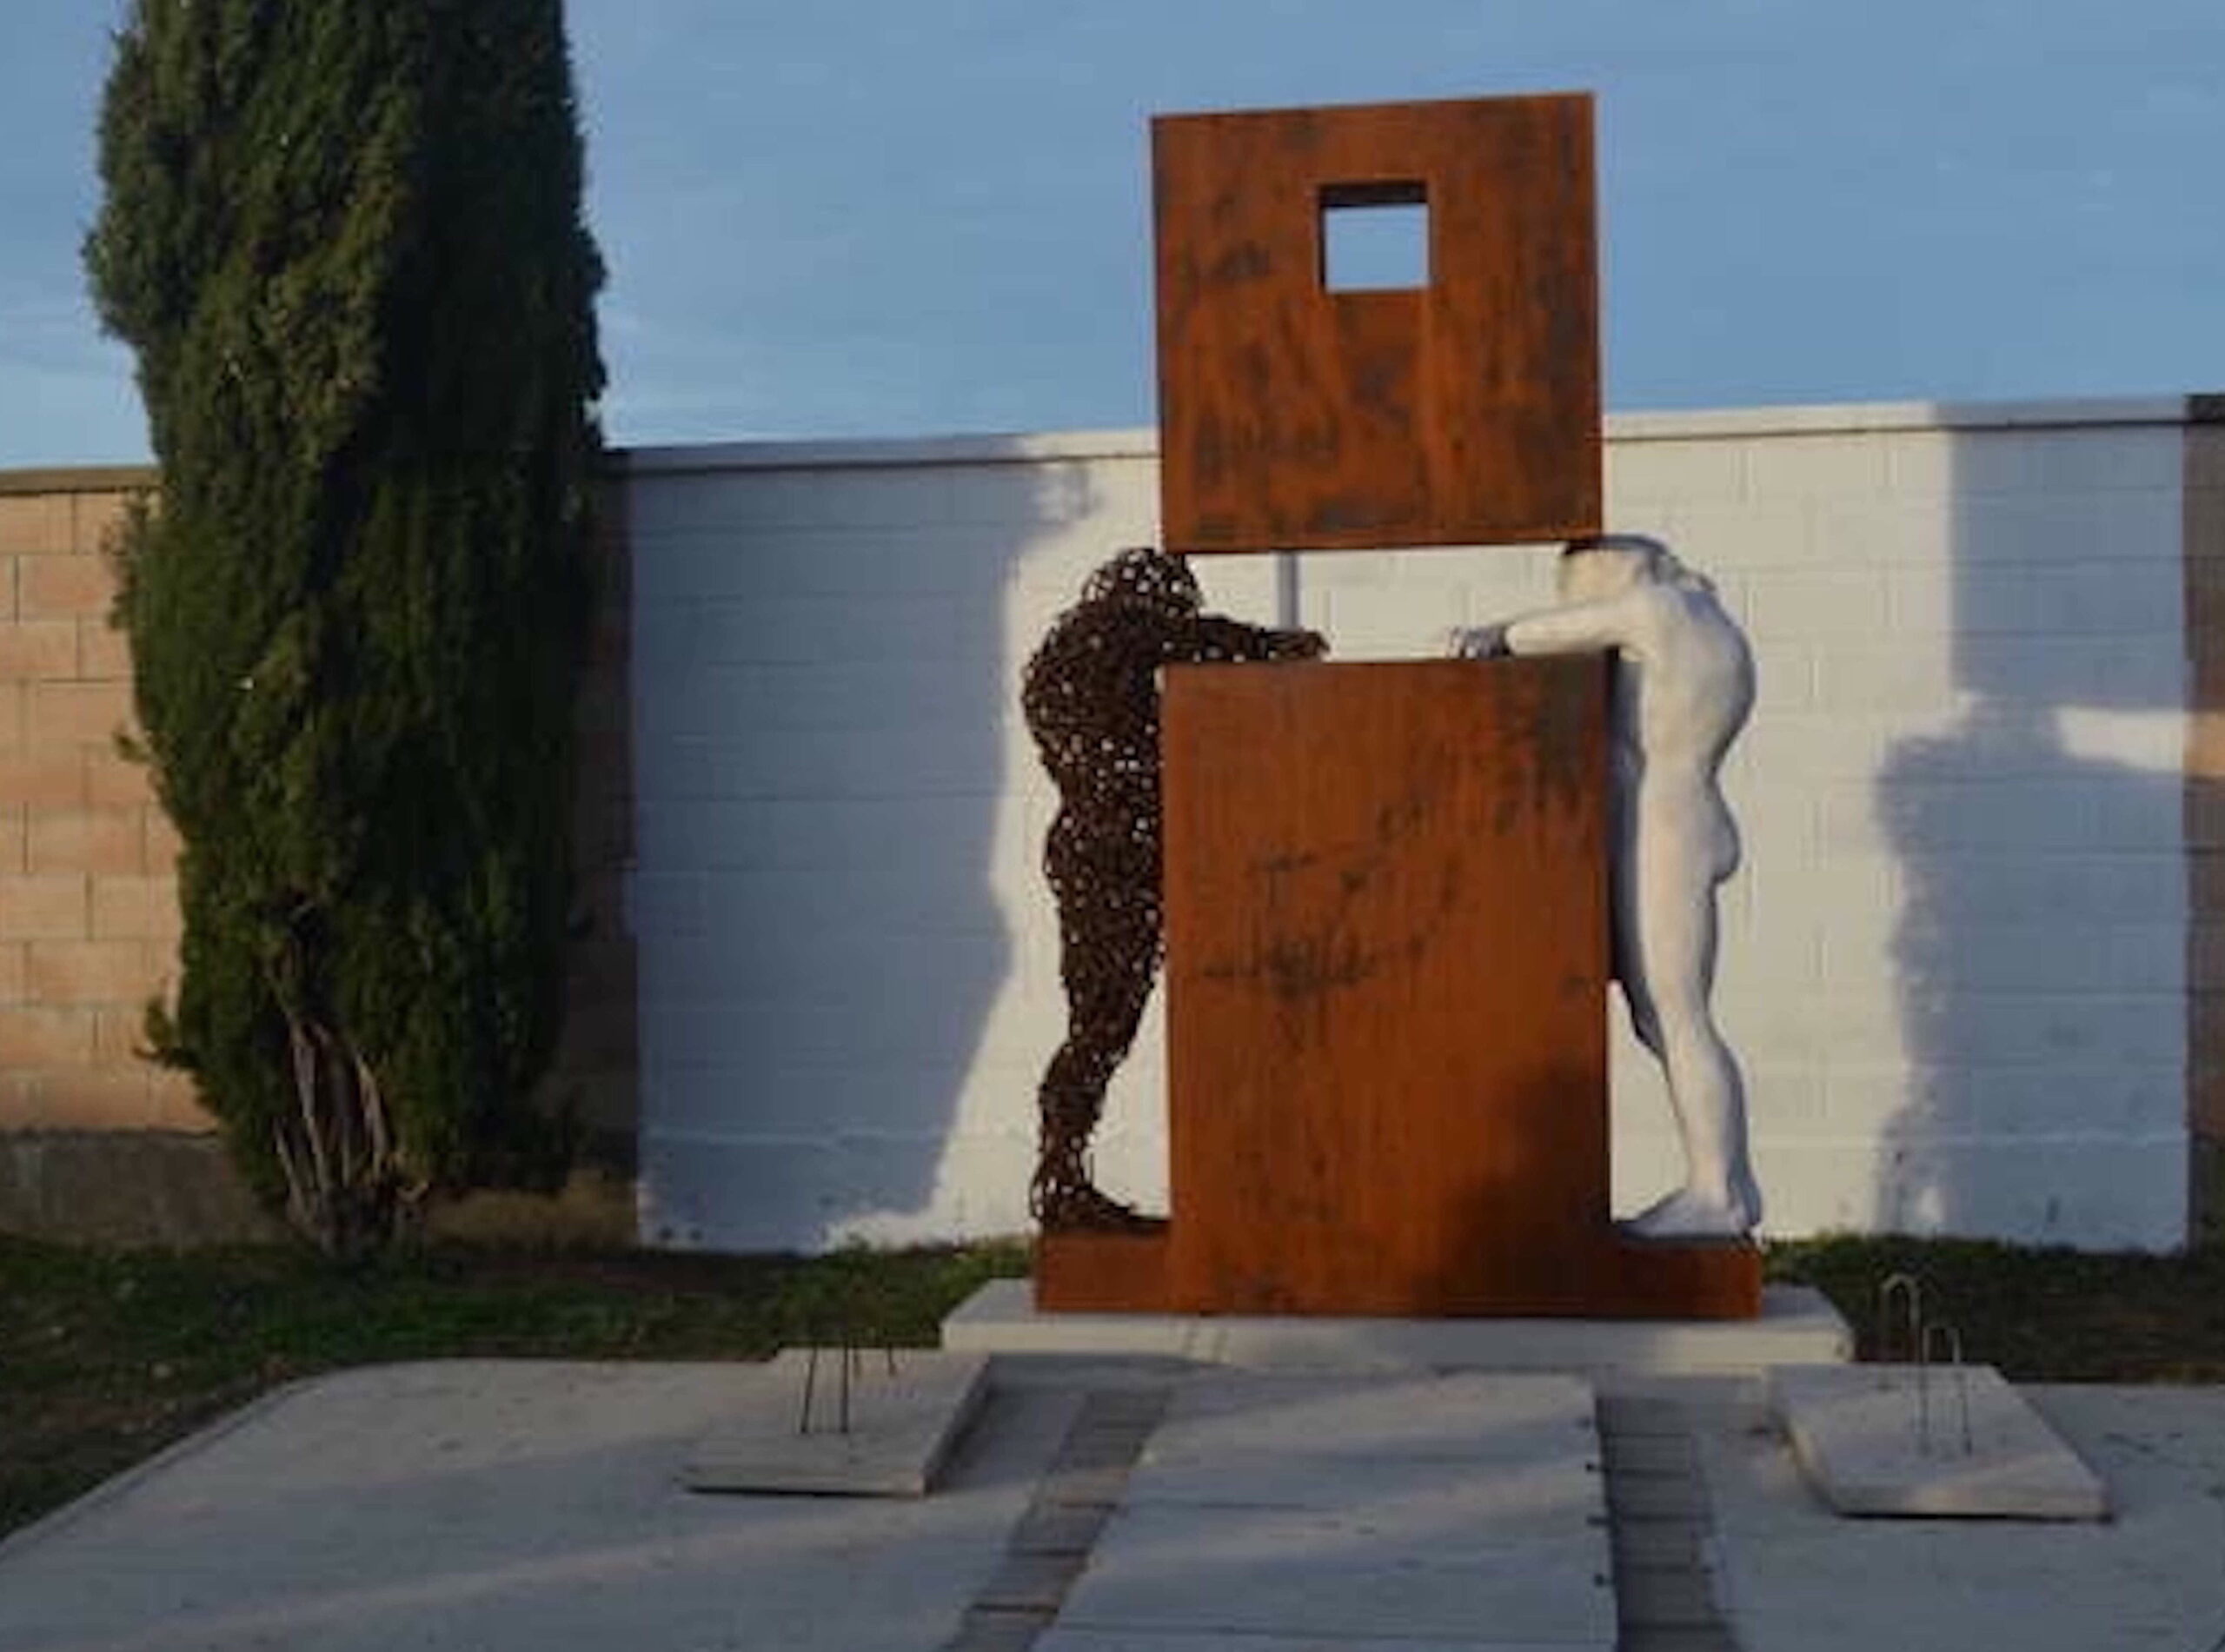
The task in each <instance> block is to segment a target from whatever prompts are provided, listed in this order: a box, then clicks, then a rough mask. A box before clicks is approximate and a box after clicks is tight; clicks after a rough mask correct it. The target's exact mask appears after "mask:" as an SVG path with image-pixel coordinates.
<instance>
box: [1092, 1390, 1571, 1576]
mask: <svg viewBox="0 0 2225 1652" xmlns="http://www.w3.org/2000/svg"><path fill="white" fill-rule="evenodd" d="M1479 1470H1487V1471H1488V1472H1487V1474H1485V1475H1484V1476H1482V1478H1483V1479H1484V1482H1485V1483H1488V1485H1489V1487H1490V1488H1491V1491H1490V1495H1489V1496H1487V1497H1486V1496H1481V1495H1480V1494H1479V1492H1478V1482H1479ZM1599 1498H1600V1482H1599V1443H1598V1433H1597V1426H1596V1424H1595V1422H1594V1418H1593V1406H1592V1401H1591V1387H1590V1385H1589V1384H1587V1383H1584V1382H1582V1381H1580V1380H1578V1379H1577V1378H1575V1377H1527V1376H1525V1377H1501V1376H1491V1377H1484V1376H1472V1375H1471V1376H1461V1377H1416V1376H1411V1375H1400V1376H1393V1377H1378V1378H1375V1379H1373V1380H1371V1381H1369V1382H1367V1383H1365V1384H1355V1383H1353V1382H1352V1380H1351V1379H1350V1378H1327V1379H1324V1378H1321V1377H1285V1376H1277V1375H1251V1376H1245V1377H1207V1378H1203V1379H1200V1380H1199V1381H1198V1382H1195V1383H1189V1384H1186V1385H1185V1386H1184V1387H1183V1388H1181V1389H1180V1390H1177V1392H1176V1395H1175V1397H1174V1399H1173V1401H1172V1404H1171V1405H1170V1406H1169V1408H1168V1412H1167V1416H1166V1420H1165V1421H1163V1422H1162V1423H1160V1424H1159V1430H1158V1431H1157V1432H1156V1433H1155V1434H1154V1435H1152V1437H1151V1440H1150V1442H1149V1443H1148V1444H1146V1447H1145V1448H1144V1450H1143V1452H1142V1455H1141V1456H1140V1457H1139V1460H1138V1462H1137V1464H1136V1467H1135V1470H1134V1472H1133V1474H1132V1476H1131V1478H1130V1481H1129V1487H1128V1498H1127V1500H1128V1502H1129V1503H1130V1504H1131V1505H1134V1504H1137V1503H1197V1504H1220V1503H1237V1504H1243V1505H1246V1506H1261V1507H1275V1508H1284V1509H1336V1508H1345V1507H1350V1506H1352V1505H1354V1504H1355V1503H1358V1504H1362V1505H1365V1506H1367V1507H1370V1508H1372V1509H1378V1510H1382V1509H1393V1508H1395V1509H1398V1510H1399V1511H1400V1516H1401V1517H1402V1518H1408V1519H1413V1520H1418V1521H1424V1522H1426V1521H1428V1520H1430V1519H1431V1518H1433V1517H1436V1516H1437V1515H1441V1516H1442V1517H1444V1518H1447V1519H1465V1520H1466V1521H1468V1522H1470V1523H1471V1525H1472V1526H1473V1529H1474V1530H1475V1533H1476V1535H1477V1536H1478V1539H1479V1541H1484V1542H1489V1541H1491V1536H1490V1533H1491V1530H1492V1529H1493V1528H1494V1527H1495V1526H1498V1525H1506V1524H1509V1523H1511V1528H1512V1529H1513V1531H1514V1534H1515V1535H1516V1536H1522V1535H1525V1534H1526V1533H1528V1532H1529V1531H1531V1529H1533V1528H1535V1527H1538V1525H1539V1524H1540V1523H1542V1527H1543V1529H1548V1530H1554V1531H1558V1530H1562V1529H1565V1528H1564V1526H1563V1525H1561V1524H1560V1523H1561V1522H1562V1521H1563V1520H1564V1518H1568V1517H1571V1516H1572V1517H1573V1518H1574V1519H1575V1520H1576V1521H1577V1522H1581V1521H1582V1520H1583V1519H1584V1516H1586V1515H1587V1514H1588V1513H1591V1512H1592V1511H1595V1510H1596V1509H1597V1507H1598V1503H1599ZM1432 1510H1435V1511H1436V1514H1434V1515H1433V1514H1432V1512H1431V1511H1432Z"/></svg>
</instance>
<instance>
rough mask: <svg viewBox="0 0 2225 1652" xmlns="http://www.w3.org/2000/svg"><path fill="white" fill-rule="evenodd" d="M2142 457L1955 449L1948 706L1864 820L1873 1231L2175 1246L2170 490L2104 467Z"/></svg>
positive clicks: (2096, 449)
mask: <svg viewBox="0 0 2225 1652" xmlns="http://www.w3.org/2000/svg"><path fill="white" fill-rule="evenodd" d="M2141 435H2145V436H2146V437H2148V438H2149V439H2150V440H2153V439H2155V433H2154V432H2152V431H2149V432H2142V433H2131V432H2127V431H2124V430H2121V429H2116V428H2104V429H2102V430H2100V431H2095V430H2092V429H2065V430H2060V431H2053V430H2050V431H2042V432H2036V433H2035V432H2018V431H2014V430H2009V431H2000V432H1989V431H1983V430H1969V431H1960V432H1957V433H1956V435H1955V436H1954V437H1953V439H1952V440H1953V449H1952V451H1953V461H1952V464H1951V467H1950V470H1949V493H1948V497H1947V501H1946V505H1945V508H1946V509H1947V511H1948V513H1949V531H1950V535H1951V537H1950V551H1951V583H1950V590H1951V606H1950V609H1949V613H1948V614H1947V617H1946V624H1947V636H1946V641H1945V647H1946V648H1947V651H1948V658H1949V664H1950V679H1951V680H1950V684H1949V687H1950V691H1951V700H1949V702H1948V704H1947V705H1943V706H1942V707H1941V711H1942V713H1943V717H1942V720H1943V723H1944V725H1945V726H1943V728H1942V729H1941V730H1940V731H1939V732H1937V733H1930V734H1925V735H1922V736H1915V737H1910V738H1905V739H1903V740H1899V741H1898V742H1897V743H1896V745H1895V746H1893V747H1892V748H1891V749H1890V752H1889V753H1887V755H1886V759H1885V760H1884V762H1883V765H1882V766H1881V767H1880V769H1879V770H1878V772H1877V776H1876V780H1875V783H1874V786H1873V795H1872V799H1871V801H1872V805H1873V807H1874V817H1875V820H1876V827H1877V830H1878V832H1879V833H1880V835H1881V836H1882V838H1883V841H1884V843H1885V844H1886V846H1888V847H1889V849H1890V855H1891V869H1892V873H1893V877H1894V879H1895V881H1896V886H1897V895H1898V911H1897V917H1896V923H1895V927H1894V931H1893V935H1892V940H1891V956H1892V961H1893V965H1894V966H1895V969H1896V978H1897V982H1898V995H1899V1004H1898V1010H1899V1019H1900V1030H1901V1035H1902V1046H1903V1055H1904V1058H1905V1061H1906V1069H1905V1071H1906V1088H1905V1091H1904V1092H1903V1096H1902V1097H1901V1099H1900V1102H1899V1105H1898V1106H1897V1109H1896V1111H1892V1112H1891V1113H1890V1116H1889V1117H1887V1118H1886V1119H1885V1121H1884V1124H1883V1130H1882V1131H1881V1134H1880V1138H1879V1144H1878V1149H1877V1151H1878V1158H1877V1161H1876V1174H1875V1187H1874V1206H1873V1210H1872V1211H1871V1213H1870V1222H1871V1224H1872V1225H1874V1226H1876V1227H1877V1228H1880V1229H1883V1230H1887V1231H1910V1232H1923V1233H1944V1234H1965V1235H1973V1236H1983V1237H2003V1238H2012V1239H2016V1240H2020V1241H2024V1242H2031V1243H2046V1242H2056V1243H2076V1244H2083V1245H2096V1244H2128V1245H2142V1246H2155V1245H2166V1246H2168V1245H2171V1244H2176V1243H2178V1242H2179V1239H2180V1237H2182V1232H2183V1215H2182V1211H2183V1204H2182V1188H2183V1165H2182V1161H2181V1160H2180V1158H2179V1157H2178V1155H2179V1154H2180V1153H2181V1152H2182V1145H2177V1144H2182V1142H2183V1134H2182V1132H2183V1127H2184V1115H2185V1101H2184V1095H2185V1090H2184V1084H2185V1079H2184V1071H2185V1070H2184V1047H2185V1046H2184V1025H2185V1022H2184V1018H2185V978H2184V967H2185V965H2184V956H2185V952H2184V949H2185V939H2184V926H2185V912H2186V906H2185V902H2186V895H2185V886H2184V878H2185V871H2184V866H2183V859H2182V810H2183V808H2184V807H2185V805H2186V799H2185V796H2184V786H2183V783H2182V768H2181V745H2180V742H2181V741H2182V738H2183V735H2182V723H2181V721H2180V712H2181V708H2182V706H2183V704H2184V703H2185V702H2184V678H2185V644H2184V636H2183V620H2182V607H2181V601H2182V593H2181V589H2180V586H2181V581H2182V568H2181V565H2180V561H2179V559H2178V557H2177V556H2175V555H2170V556H2165V555H2162V554H2158V553H2159V551H2160V550H2161V548H2162V547H2164V546H2166V545H2169V544H2170V543H2172V542H2173V541H2172V539H2171V537H2170V535H2171V534H2173V533H2175V525H2174V524H2172V523H2170V522H2169V521H2163V520H2162V515H2163V514H2164V512H2165V509H2166V504H2165V500H2164V498H2163V495H2164V494H2165V493H2166V492H2167V491H2168V490H2166V489H2163V488H2157V487H2152V486H2151V487H2149V488H2146V489H2142V488H2136V487H2133V486H2130V485H2129V481H2128V479H2127V478H2125V477H2124V476H2122V475H2121V474H2111V473H2110V470H2109V458H2110V455H2111V454H2113V453H2115V452H2117V451H2120V450H2121V449H2120V446H2119V444H2120V443H2121V442H2122V441H2137V440H2138V439H2139V437H2140V436H2141ZM2169 508H2170V509H2175V497H2173V498H2172V499H2171V500H2170V501H2169ZM1877 554H1878V556H1879V558H1880V559H1881V560H1890V550H1889V549H1888V548H1887V547H1878V549H1877ZM1915 577H1917V578H1920V577H1921V574H1917V575H1916V576H1915ZM1949 707H1951V709H1949Z"/></svg>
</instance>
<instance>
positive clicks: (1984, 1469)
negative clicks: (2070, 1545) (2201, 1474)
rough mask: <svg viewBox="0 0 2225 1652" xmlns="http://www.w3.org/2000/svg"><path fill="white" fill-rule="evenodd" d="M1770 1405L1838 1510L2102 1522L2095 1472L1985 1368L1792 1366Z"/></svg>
mask: <svg viewBox="0 0 2225 1652" xmlns="http://www.w3.org/2000/svg"><path fill="white" fill-rule="evenodd" d="M1769 1384H1770V1400H1771V1403H1772V1404H1773V1405H1774V1406H1775V1408H1776V1410H1777V1416H1778V1419H1779V1421H1780V1422H1781V1423H1782V1424H1783V1428H1784V1431H1785V1434H1786V1436H1788V1437H1789V1438H1790V1440H1791V1442H1792V1449H1793V1452H1794V1455H1795V1456H1797V1457H1798V1458H1799V1460H1800V1466H1801V1467H1802V1468H1803V1470H1806V1472H1807V1475H1808V1478H1809V1481H1810V1483H1811V1484H1813V1485H1814V1486H1815V1488H1816V1489H1817V1491H1819V1492H1821V1493H1822V1494H1823V1496H1824V1498H1825V1499H1826V1500H1827V1501H1828V1502H1829V1503H1830V1505H1831V1506H1832V1507H1833V1508H1834V1509H1837V1510H1838V1511H1839V1512H1840V1513H1841V1514H1843V1515H1869V1516H1932V1517H1967V1518H1988V1519H2024V1520H2100V1519H2103V1518H2105V1517H2106V1516H2108V1514H2109V1493H2108V1491H2107V1490H2106V1489H2104V1488H2103V1486H2102V1483H2101V1481H2100V1480H2099V1479H2097V1478H2096V1477H2095V1474H2094V1471H2093V1470H2091V1469H2089V1468H2088V1467H2087V1466H2086V1465H2085V1464H2084V1463H2082V1462H2080V1461H2079V1459H2078V1456H2077V1454H2076V1452H2074V1451H2072V1450H2070V1448H2069V1446H2067V1445H2066V1444H2064V1443H2063V1442H2062V1439H2061V1438H2060V1437H2059V1436H2057V1435H2056V1432H2055V1430H2053V1429H2051V1428H2049V1426H2048V1425H2047V1423H2045V1422H2044V1421H2042V1418H2041V1416H2040V1415H2039V1413H2038V1412H2036V1411H2035V1410H2033V1409H2032V1408H2031V1407H2030V1406H2029V1405H2028V1404H2026V1403H2025V1402H2024V1400H2023V1397H2022V1396H2021V1395H2019V1394H2018V1393H2017V1392H2016V1390H2015V1389H2013V1388H2011V1387H2009V1384H2008V1383H2006V1382H2004V1381H2003V1379H2002V1376H2001V1373H2000V1372H1999V1371H1997V1370H1995V1369H1994V1368H1993V1367H1992V1366H1990V1365H1963V1366H1959V1367H1955V1368H1951V1369H1942V1368H1938V1367H1933V1368H1931V1369H1930V1370H1925V1369H1923V1368H1922V1367H1919V1366H1915V1365H1820V1366H1819V1365H1790V1366H1778V1367H1777V1368H1776V1369H1775V1370H1771V1371H1770V1374H1769Z"/></svg>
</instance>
